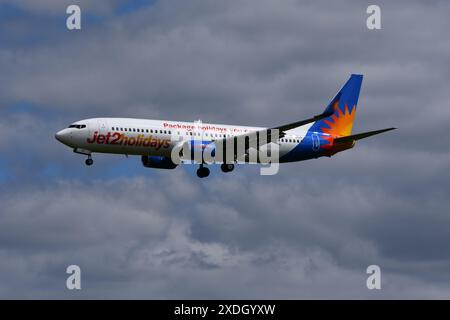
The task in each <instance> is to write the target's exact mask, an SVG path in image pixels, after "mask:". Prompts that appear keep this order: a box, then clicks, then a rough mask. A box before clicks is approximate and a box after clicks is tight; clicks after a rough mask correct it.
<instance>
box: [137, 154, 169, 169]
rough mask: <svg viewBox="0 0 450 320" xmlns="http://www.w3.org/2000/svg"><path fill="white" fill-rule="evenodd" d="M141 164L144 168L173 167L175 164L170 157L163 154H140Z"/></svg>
mask: <svg viewBox="0 0 450 320" xmlns="http://www.w3.org/2000/svg"><path fill="white" fill-rule="evenodd" d="M141 160H142V165H143V166H144V167H146V168H154V169H175V168H176V167H177V165H176V164H175V163H173V162H172V159H170V158H168V157H163V156H142V157H141Z"/></svg>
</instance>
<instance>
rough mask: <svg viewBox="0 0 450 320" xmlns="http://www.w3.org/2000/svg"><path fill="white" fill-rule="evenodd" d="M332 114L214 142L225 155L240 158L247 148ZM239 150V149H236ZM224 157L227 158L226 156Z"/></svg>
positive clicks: (279, 136) (276, 138)
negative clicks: (241, 146)
mask: <svg viewBox="0 0 450 320" xmlns="http://www.w3.org/2000/svg"><path fill="white" fill-rule="evenodd" d="M332 114H333V111H332V110H331V111H325V112H324V113H322V114H319V115H317V116H314V117H312V118H309V119H305V120H300V121H296V122H292V123H288V124H283V125H280V126H276V127H272V128H267V129H262V130H258V131H252V132H248V133H244V134H241V135H238V136H234V137H227V138H223V139H216V140H214V142H215V143H216V144H217V145H219V146H222V148H223V153H224V154H226V155H230V154H232V155H233V158H234V159H242V158H243V157H245V155H246V154H247V152H248V149H249V148H255V149H256V148H259V147H260V146H263V145H266V144H268V143H270V142H272V141H277V140H278V139H279V138H283V137H284V136H285V135H286V133H285V132H286V131H288V130H291V129H294V128H297V127H300V126H303V125H305V124H308V123H312V122H316V121H318V120H321V119H324V118H327V117H329V116H331V115H332ZM240 143H241V144H242V143H243V144H244V147H243V148H238V145H239V144H240ZM238 150H239V151H238ZM226 159H229V158H228V157H226Z"/></svg>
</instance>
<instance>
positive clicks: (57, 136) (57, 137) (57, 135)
mask: <svg viewBox="0 0 450 320" xmlns="http://www.w3.org/2000/svg"><path fill="white" fill-rule="evenodd" d="M62 138H63V133H62V130H61V131H58V132H57V133H56V134H55V139H56V140H58V141H60V142H62Z"/></svg>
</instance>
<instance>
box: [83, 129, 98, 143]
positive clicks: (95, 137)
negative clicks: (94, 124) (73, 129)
mask: <svg viewBox="0 0 450 320" xmlns="http://www.w3.org/2000/svg"><path fill="white" fill-rule="evenodd" d="M97 134H98V132H97V131H95V132H94V136H93V137H92V138H91V139H89V138H87V139H86V141H87V143H94V142H95V140H97Z"/></svg>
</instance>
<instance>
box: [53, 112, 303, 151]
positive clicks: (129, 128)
mask: <svg viewBox="0 0 450 320" xmlns="http://www.w3.org/2000/svg"><path fill="white" fill-rule="evenodd" d="M309 127H310V125H305V126H302V127H298V128H295V129H292V130H289V131H286V135H285V137H283V138H282V139H279V141H278V143H279V146H280V147H279V153H280V157H281V156H283V155H284V154H286V153H288V152H289V151H291V150H292V149H293V148H294V147H295V146H296V145H298V144H299V143H300V142H301V141H302V139H303V138H304V137H305V135H306V132H307V131H308V129H309ZM262 129H264V128H261V127H247V126H235V125H222V124H209V123H202V122H200V121H198V122H180V121H165V120H146V119H133V118H93V119H86V120H81V121H77V122H75V123H73V124H71V125H70V126H69V127H68V128H66V129H63V130H61V131H59V132H58V133H57V134H56V139H58V140H59V141H60V142H62V143H64V144H65V145H67V146H69V147H72V148H74V149H75V150H78V151H81V152H82V153H83V152H84V153H87V154H90V153H93V152H99V153H115V154H126V155H147V156H165V157H170V156H171V151H172V149H173V147H174V146H176V145H177V144H179V143H180V142H181V141H183V140H187V139H191V140H195V141H203V142H205V143H208V142H210V141H214V140H218V139H223V138H228V137H232V136H239V135H242V134H245V133H249V132H252V131H258V130H262Z"/></svg>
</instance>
